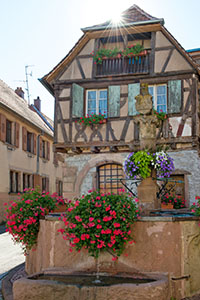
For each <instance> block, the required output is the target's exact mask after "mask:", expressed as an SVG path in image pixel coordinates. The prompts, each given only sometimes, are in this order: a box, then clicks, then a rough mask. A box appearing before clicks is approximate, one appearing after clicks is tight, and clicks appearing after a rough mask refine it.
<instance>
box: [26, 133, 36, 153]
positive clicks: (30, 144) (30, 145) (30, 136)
mask: <svg viewBox="0 0 200 300" xmlns="http://www.w3.org/2000/svg"><path fill="white" fill-rule="evenodd" d="M27 151H28V152H30V153H34V140H33V133H32V132H28V131H27Z"/></svg>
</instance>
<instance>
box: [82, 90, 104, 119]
mask: <svg viewBox="0 0 200 300" xmlns="http://www.w3.org/2000/svg"><path fill="white" fill-rule="evenodd" d="M86 114H88V115H91V114H97V115H99V114H104V115H105V116H106V117H107V114H108V95H107V90H106V89H103V90H87V95H86Z"/></svg>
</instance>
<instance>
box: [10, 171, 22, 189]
mask: <svg viewBox="0 0 200 300" xmlns="http://www.w3.org/2000/svg"><path fill="white" fill-rule="evenodd" d="M19 183H20V175H19V172H16V171H10V191H9V192H10V193H18V192H19Z"/></svg>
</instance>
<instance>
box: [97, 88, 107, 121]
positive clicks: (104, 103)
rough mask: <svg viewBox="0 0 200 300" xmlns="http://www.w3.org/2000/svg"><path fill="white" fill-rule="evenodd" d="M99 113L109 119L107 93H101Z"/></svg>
mask: <svg viewBox="0 0 200 300" xmlns="http://www.w3.org/2000/svg"><path fill="white" fill-rule="evenodd" d="M99 113H100V114H103V115H105V116H106V117H107V91H100V92H99Z"/></svg>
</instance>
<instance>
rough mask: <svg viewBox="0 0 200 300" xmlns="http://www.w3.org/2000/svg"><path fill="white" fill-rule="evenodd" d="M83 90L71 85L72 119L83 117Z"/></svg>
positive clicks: (76, 85)
mask: <svg viewBox="0 0 200 300" xmlns="http://www.w3.org/2000/svg"><path fill="white" fill-rule="evenodd" d="M83 104H84V88H83V87H81V86H80V85H78V84H76V83H73V85H72V117H77V118H80V117H82V116H83Z"/></svg>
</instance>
